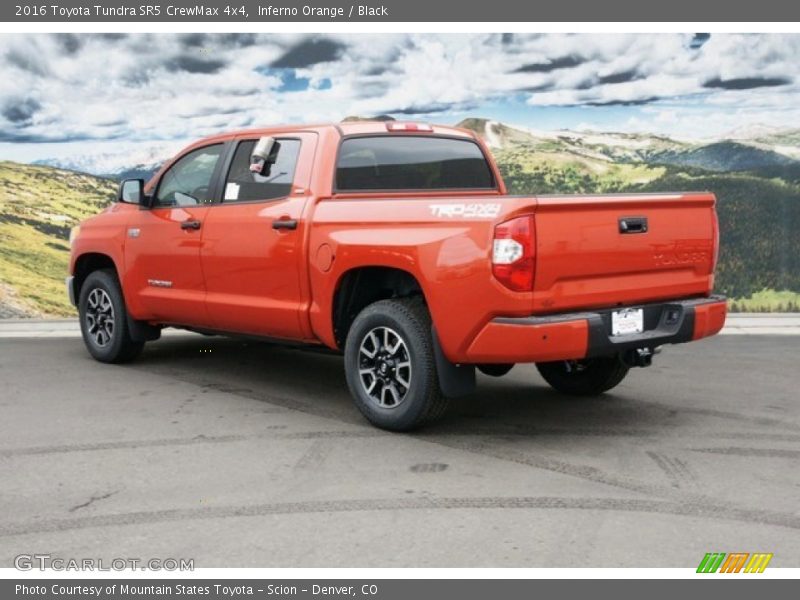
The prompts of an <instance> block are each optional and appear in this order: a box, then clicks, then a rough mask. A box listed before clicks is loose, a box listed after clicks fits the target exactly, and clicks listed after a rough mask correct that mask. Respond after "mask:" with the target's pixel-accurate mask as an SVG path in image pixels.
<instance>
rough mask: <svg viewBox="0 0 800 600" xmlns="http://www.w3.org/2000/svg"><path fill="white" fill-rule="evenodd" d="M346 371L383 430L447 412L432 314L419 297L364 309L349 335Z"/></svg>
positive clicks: (367, 414)
mask: <svg viewBox="0 0 800 600" xmlns="http://www.w3.org/2000/svg"><path fill="white" fill-rule="evenodd" d="M344 363H345V375H346V376H347V385H348V387H349V388H350V393H351V394H352V396H353V398H354V400H355V403H356V406H357V407H358V409H359V410H360V411H361V413H362V414H363V415H364V416H365V417H366V418H367V420H368V421H369V422H370V423H372V424H373V425H376V426H377V427H380V428H382V429H389V430H392V431H409V430H411V429H415V428H417V427H420V426H421V425H424V424H427V423H430V422H432V421H434V420H436V419H438V418H439V417H441V416H442V415H443V414H444V411H445V409H446V407H447V399H446V398H445V397H444V396H443V395H442V392H441V390H440V389H439V381H438V378H437V374H436V362H435V358H434V350H433V339H432V334H431V318H430V315H429V314H428V310H427V308H426V307H425V304H424V303H423V302H422V300H421V299H419V298H403V299H395V300H381V301H379V302H375V303H374V304H370V305H369V306H368V307H366V308H365V309H364V310H363V311H361V313H359V315H358V316H357V317H356V319H355V321H354V322H353V325H352V327H351V328H350V331H349V332H348V334H347V341H346V342H345V351H344Z"/></svg>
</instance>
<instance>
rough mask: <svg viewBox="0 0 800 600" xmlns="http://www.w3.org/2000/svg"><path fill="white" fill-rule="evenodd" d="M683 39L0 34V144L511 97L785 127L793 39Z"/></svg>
mask: <svg viewBox="0 0 800 600" xmlns="http://www.w3.org/2000/svg"><path fill="white" fill-rule="evenodd" d="M691 38H692V36H691V35H674V34H664V35H628V34H624V35H622V34H620V35H606V34H603V35H599V34H591V35H567V34H554V35H529V36H524V35H523V36H521V35H515V36H514V37H513V40H512V41H511V43H507V44H504V43H502V40H501V37H500V36H498V35H488V34H453V35H450V34H448V35H428V34H425V35H422V34H420V35H399V34H398V35H363V34H355V35H347V36H344V35H335V36H316V38H313V40H312V42H309V37H308V36H306V35H300V34H295V35H260V36H255V37H254V38H253V39H251V37H249V36H245V35H242V36H226V35H205V36H180V35H155V34H150V35H136V36H127V37H124V38H123V39H109V38H108V37H105V36H89V35H80V36H72V37H67V38H65V37H58V36H53V35H38V34H37V35H4V36H0V77H2V78H3V81H4V85H3V87H2V89H0V139H3V140H6V141H11V140H14V139H17V140H19V141H20V142H27V143H32V142H44V141H58V140H87V141H94V140H122V141H124V142H125V143H134V142H143V143H149V142H153V141H157V140H176V139H181V140H182V139H193V138H196V137H199V136H202V135H206V134H211V133H215V132H217V131H219V130H225V129H232V128H241V127H249V126H259V125H267V124H270V123H277V122H309V121H315V122H318V121H338V120H340V119H341V118H343V117H345V116H348V115H352V114H358V115H374V114H379V113H385V112H387V111H394V112H395V113H397V114H399V115H403V114H408V113H410V114H412V116H413V113H415V112H416V113H419V114H432V115H433V117H432V118H433V119H435V114H436V113H437V112H440V111H441V110H443V109H444V110H446V112H447V113H448V114H456V113H460V114H469V113H470V111H471V110H478V109H479V108H480V107H482V106H484V105H486V104H488V103H502V102H504V101H507V100H508V99H509V98H514V99H516V100H515V101H519V100H520V99H521V100H522V102H524V103H527V104H528V105H529V106H531V107H532V108H531V110H533V108H534V107H541V106H583V105H599V106H606V105H608V106H615V107H619V106H621V105H623V106H624V105H631V106H633V105H636V106H637V107H638V109H637V110H638V111H639V112H641V111H642V110H644V109H648V110H649V109H651V108H652V109H653V110H654V111H655V112H653V113H645V114H652V116H653V118H652V120H650V119H646V118H643V115H642V114H638V113H637V114H638V116H637V117H636V118H635V119H634V118H633V117H631V116H627V117H624V118H622V119H620V120H619V127H620V128H636V129H637V130H638V129H639V128H647V127H649V128H650V130H652V129H654V128H655V129H658V128H660V130H662V131H678V130H688V127H690V125H689V124H690V123H691V127H694V126H697V127H698V128H699V131H705V130H711V129H712V128H717V127H723V126H725V125H727V124H733V125H734V126H735V125H737V123H735V121H736V120H739V121H742V120H743V119H744V120H745V121H751V122H752V121H762V122H768V123H770V122H775V121H781V120H782V121H783V122H784V123H788V122H789V121H788V119H789V118H791V119H794V118H795V117H796V116H797V110H796V109H795V108H794V107H795V106H799V105H800V102H798V91H800V90H799V89H798V85H800V82H797V81H795V75H796V72H797V66H796V65H797V64H798V58H800V36H798V35H718V34H714V35H712V36H711V38H710V39H709V40H708V41H707V42H706V43H705V44H704V45H703V46H702V47H700V48H692V47H690V41H691ZM319 40H324V43H319ZM298 48H299V49H301V50H302V49H303V48H306V50H308V48H311V49H313V50H314V52H316V53H317V54H316V55H313V54H314V52H311V51H308V53H307V54H308V55H307V56H305V59H304V58H303V56H301V58H300V59H298V58H297V56H296V55H294V57H293V59H292V60H294V61H297V60H300V63H303V64H301V65H300V66H298V68H297V69H296V71H294V77H296V78H300V79H302V78H306V79H307V80H308V81H309V82H310V85H309V86H308V89H306V90H300V91H282V89H283V88H284V86H287V87H288V84H287V83H286V81H285V80H284V79H283V75H282V72H276V71H274V70H272V71H270V70H269V66H270V64H272V63H273V62H274V61H276V60H277V59H279V58H280V57H284V56H285V55H286V54H287V52H292V51H298ZM300 54H301V55H302V52H301V53H300ZM312 55H313V56H312ZM326 58H328V59H330V60H323V59H326ZM304 60H305V62H303V61H304ZM709 82H712V84H709ZM779 83H780V84H782V85H777V84H779ZM300 87H302V86H300ZM729 88H730V89H729ZM736 88H749V89H736ZM654 99H659V100H657V101H656V102H655V103H654ZM665 103H666V104H668V106H663V104H665ZM676 106H677V107H676ZM476 107H477V108H476ZM687 107H688V108H687ZM489 116H492V115H489ZM586 125H587V127H592V123H589V122H587V123H586Z"/></svg>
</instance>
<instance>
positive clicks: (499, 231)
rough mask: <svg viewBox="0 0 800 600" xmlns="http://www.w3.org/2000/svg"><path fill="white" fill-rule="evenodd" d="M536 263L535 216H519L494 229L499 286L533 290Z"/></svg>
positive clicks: (495, 263)
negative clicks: (500, 284)
mask: <svg viewBox="0 0 800 600" xmlns="http://www.w3.org/2000/svg"><path fill="white" fill-rule="evenodd" d="M535 261H536V236H535V231H534V224H533V215H528V216H525V217H517V218H516V219H511V220H510V221H505V222H503V223H500V224H499V225H497V226H496V227H495V228H494V245H493V247H492V273H493V274H494V276H495V277H496V278H497V280H498V281H499V282H500V283H502V284H503V285H504V286H506V287H507V288H509V289H511V290H514V291H515V292H530V291H532V290H533V275H534V267H535V264H536V262H535Z"/></svg>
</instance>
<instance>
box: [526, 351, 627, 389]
mask: <svg viewBox="0 0 800 600" xmlns="http://www.w3.org/2000/svg"><path fill="white" fill-rule="evenodd" d="M536 368H537V369H539V373H540V374H541V375H542V377H544V380H545V381H546V382H547V383H549V384H550V385H551V386H552V387H553V388H554V389H556V390H558V391H559V392H562V393H564V394H569V395H571V396H597V395H599V394H602V393H603V392H607V391H608V390H610V389H611V388H614V387H616V386H617V385H619V384H620V382H621V381H622V380H623V379H625V376H626V375H627V374H628V367H627V366H625V365H624V364H623V363H622V361H620V360H619V359H618V358H617V357H616V356H598V357H595V358H586V359H583V360H560V361H556V362H546V363H536Z"/></svg>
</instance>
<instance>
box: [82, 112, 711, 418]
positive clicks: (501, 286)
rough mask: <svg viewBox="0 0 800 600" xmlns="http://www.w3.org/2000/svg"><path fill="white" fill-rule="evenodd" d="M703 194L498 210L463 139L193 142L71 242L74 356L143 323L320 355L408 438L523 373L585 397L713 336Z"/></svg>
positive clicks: (123, 353)
mask: <svg viewBox="0 0 800 600" xmlns="http://www.w3.org/2000/svg"><path fill="white" fill-rule="evenodd" d="M714 205H715V198H714V196H713V195H712V194H710V193H706V192H702V193H674V194H673V193H660V194H632V195H631V194H622V195H586V196H561V195H555V196H552V195H551V196H512V195H509V194H507V192H506V187H505V185H504V183H503V180H502V179H501V177H500V173H499V172H498V169H497V166H496V164H495V162H494V160H493V159H492V157H491V155H490V153H489V151H488V149H487V148H486V146H485V145H484V144H483V143H482V142H481V140H480V139H478V138H476V136H475V135H474V134H473V133H472V132H469V131H465V130H460V129H455V128H450V127H440V126H431V125H427V124H422V123H402V122H397V121H388V122H351V123H343V124H340V125H322V126H297V127H279V128H270V129H259V130H251V131H238V132H233V133H227V134H224V135H217V136H214V137H209V138H206V139H203V140H200V141H198V142H196V143H194V144H192V145H191V146H189V147H188V148H186V149H185V150H184V151H182V152H181V153H179V155H178V156H176V157H175V158H174V159H172V160H171V161H169V162H168V163H167V164H165V165H164V167H163V168H162V169H161V170H160V171H159V172H158V173H157V174H156V175H155V176H154V177H153V178H152V179H151V180H150V181H149V182H148V183H147V184H145V182H144V181H143V180H127V181H124V182H123V183H122V184H121V185H120V191H119V197H118V201H117V202H115V203H113V204H111V205H110V206H109V207H108V208H107V209H106V210H104V211H103V212H102V214H99V215H97V216H95V217H93V218H90V219H88V220H86V221H85V222H83V223H82V224H81V225H80V227H79V228H76V229H75V230H74V231H73V235H72V236H71V260H70V276H69V277H68V278H67V288H68V292H69V294H70V297H71V298H72V300H73V303H74V304H75V305H76V306H77V308H78V312H79V315H80V324H81V330H82V333H83V339H84V341H85V344H86V347H87V349H88V351H89V352H90V353H91V355H92V356H93V357H94V358H96V359H97V360H99V361H102V362H123V361H127V360H131V359H133V358H135V357H136V356H137V355H138V354H139V353H140V352H141V351H142V348H143V346H144V344H145V342H147V341H149V340H154V339H157V338H158V337H159V335H160V331H161V329H162V328H163V327H170V326H172V327H181V328H185V329H189V330H193V331H198V332H202V333H211V334H216V333H221V334H227V335H241V336H247V337H253V338H259V339H265V340H277V341H291V342H293V343H298V342H299V343H301V344H308V345H322V346H327V347H328V348H330V349H333V350H336V351H339V352H341V353H343V355H344V366H345V377H346V380H347V384H348V386H349V389H350V392H351V393H352V396H353V398H354V400H355V403H356V405H357V407H358V408H359V409H360V411H361V412H362V413H363V414H364V416H365V417H366V418H367V419H368V420H369V421H371V422H372V423H373V424H375V425H377V426H378V427H382V428H386V429H391V430H410V429H412V428H415V427H418V426H420V425H422V424H424V423H427V422H430V421H432V420H434V419H436V418H438V417H440V416H441V415H442V414H443V412H444V410H445V407H446V404H447V401H448V399H449V398H453V397H457V396H460V395H463V394H467V393H470V392H471V391H472V390H473V389H474V388H475V370H476V368H477V369H479V370H480V371H482V372H483V373H486V374H488V375H493V376H500V375H503V374H505V373H507V372H508V371H509V370H510V369H511V368H512V367H513V365H514V364H516V363H536V366H537V368H538V370H539V371H540V373H541V374H542V376H543V377H544V379H545V380H546V381H547V382H548V383H549V384H550V385H551V386H553V387H554V388H555V389H556V390H559V391H561V392H564V393H568V394H581V395H594V394H600V393H602V392H605V391H606V390H609V389H611V388H613V387H614V386H616V385H617V384H619V383H620V382H621V381H622V380H623V378H624V377H625V375H626V374H627V372H628V370H629V368H631V367H636V366H639V367H641V366H647V365H649V364H650V361H651V360H652V357H653V354H654V351H655V350H656V349H657V348H658V347H659V346H661V345H664V344H678V343H682V342H689V341H692V340H697V339H699V338H703V337H706V336H710V335H713V334H715V333H717V332H718V331H719V330H720V329H721V328H722V326H723V324H724V322H725V316H726V302H725V299H724V298H723V297H721V296H716V295H713V294H712V290H713V286H714V268H715V265H716V261H717V253H718V239H719V233H718V225H717V218H716V213H715V208H714Z"/></svg>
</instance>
